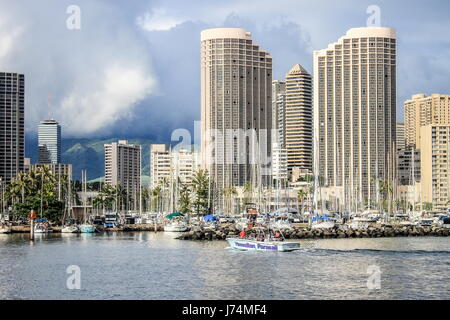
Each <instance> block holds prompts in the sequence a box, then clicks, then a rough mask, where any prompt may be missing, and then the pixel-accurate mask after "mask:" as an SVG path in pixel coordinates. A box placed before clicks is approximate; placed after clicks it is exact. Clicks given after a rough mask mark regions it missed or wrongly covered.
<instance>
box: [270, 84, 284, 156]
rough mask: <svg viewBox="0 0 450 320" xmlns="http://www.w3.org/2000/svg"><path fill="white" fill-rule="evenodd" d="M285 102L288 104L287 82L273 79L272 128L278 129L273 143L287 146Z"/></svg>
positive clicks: (282, 146)
mask: <svg viewBox="0 0 450 320" xmlns="http://www.w3.org/2000/svg"><path fill="white" fill-rule="evenodd" d="M285 104H286V82H284V81H279V80H273V81H272V128H273V129H274V130H276V131H275V132H274V133H275V134H276V137H273V140H274V141H272V145H275V144H276V145H277V147H280V148H285V145H286V140H285V133H286V121H285Z"/></svg>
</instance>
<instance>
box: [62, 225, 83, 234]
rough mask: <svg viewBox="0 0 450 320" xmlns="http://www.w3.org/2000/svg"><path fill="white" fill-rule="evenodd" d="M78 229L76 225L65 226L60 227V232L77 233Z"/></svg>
mask: <svg viewBox="0 0 450 320" xmlns="http://www.w3.org/2000/svg"><path fill="white" fill-rule="evenodd" d="M78 232H80V229H78V227H77V226H65V227H63V228H62V229H61V233H78Z"/></svg>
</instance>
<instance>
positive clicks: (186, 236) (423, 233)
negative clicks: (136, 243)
mask: <svg viewBox="0 0 450 320" xmlns="http://www.w3.org/2000/svg"><path fill="white" fill-rule="evenodd" d="M52 228H53V232H54V233H60V232H61V228H60V227H52ZM11 229H12V230H11V231H12V233H30V226H12V228H11ZM163 229H164V226H163V225H157V226H156V230H155V225H154V224H141V225H124V226H123V227H120V228H109V229H105V230H104V231H105V232H162V231H163ZM247 231H250V232H251V229H249V230H247ZM238 234H239V230H238V229H237V228H236V227H235V226H234V225H224V226H220V227H218V228H216V229H207V230H205V229H194V230H191V231H186V232H180V235H179V236H177V237H176V239H178V240H193V241H199V240H204V241H205V240H206V241H213V240H225V239H226V238H227V237H229V236H237V235H238ZM283 235H284V237H285V238H286V239H345V238H392V237H448V236H450V229H448V228H442V227H436V226H435V227H421V226H392V227H385V226H380V227H369V228H367V229H360V230H358V229H339V228H333V229H311V228H309V227H305V226H294V227H293V228H292V230H284V231H283Z"/></svg>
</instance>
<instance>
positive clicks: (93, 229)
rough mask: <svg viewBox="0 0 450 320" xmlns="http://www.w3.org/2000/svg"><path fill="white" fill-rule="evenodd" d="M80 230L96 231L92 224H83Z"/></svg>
mask: <svg viewBox="0 0 450 320" xmlns="http://www.w3.org/2000/svg"><path fill="white" fill-rule="evenodd" d="M80 232H81V233H94V232H95V226H94V225H92V224H82V225H81V226H80Z"/></svg>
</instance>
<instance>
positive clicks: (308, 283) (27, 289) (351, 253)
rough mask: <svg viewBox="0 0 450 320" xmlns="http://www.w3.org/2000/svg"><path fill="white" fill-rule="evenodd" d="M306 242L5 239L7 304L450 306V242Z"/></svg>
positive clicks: (2, 273)
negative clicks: (73, 282) (390, 302)
mask: <svg viewBox="0 0 450 320" xmlns="http://www.w3.org/2000/svg"><path fill="white" fill-rule="evenodd" d="M300 243H301V246H302V249H301V250H300V251H296V252H291V253H275V252H274V253H272V252H269V253H266V252H239V251H234V250H231V249H229V248H227V247H228V244H227V242H226V241H212V242H195V241H182V240H176V239H174V235H173V234H170V233H152V232H140V233H104V234H53V235H38V236H36V239H35V241H34V242H30V241H29V238H28V235H23V234H13V235H1V234H0V299H65V300H66V299H69V300H72V299H243V300H245V299H276V300H280V299H281V300H285V299H286V300H292V299H450V281H449V278H450V239H449V238H433V237H427V238H416V237H414V238H376V239H329V240H328V239H325V240H308V241H306V240H305V241H300ZM69 266H75V267H76V268H79V269H78V270H79V271H80V274H79V279H80V280H81V282H80V288H79V289H77V288H76V289H74V288H70V286H68V285H67V283H68V279H69V278H70V277H71V276H72V273H70V270H73V269H70V268H69V273H68V267H69ZM374 278H375V280H376V279H379V281H378V282H377V281H375V282H374V281H373V279H374ZM374 283H375V286H374V285H373V284H374Z"/></svg>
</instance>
